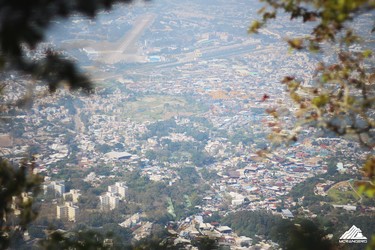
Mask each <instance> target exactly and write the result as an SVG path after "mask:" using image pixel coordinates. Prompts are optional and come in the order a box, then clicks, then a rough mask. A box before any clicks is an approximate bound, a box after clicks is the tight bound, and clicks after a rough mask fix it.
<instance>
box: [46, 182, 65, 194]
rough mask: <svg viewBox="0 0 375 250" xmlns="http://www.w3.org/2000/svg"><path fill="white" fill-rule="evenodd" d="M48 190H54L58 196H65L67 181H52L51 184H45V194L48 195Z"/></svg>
mask: <svg viewBox="0 0 375 250" xmlns="http://www.w3.org/2000/svg"><path fill="white" fill-rule="evenodd" d="M48 189H52V190H54V191H55V193H56V194H57V195H63V194H64V193H65V181H63V180H62V181H51V182H50V183H47V184H44V185H43V190H44V194H46V193H47V190H48Z"/></svg>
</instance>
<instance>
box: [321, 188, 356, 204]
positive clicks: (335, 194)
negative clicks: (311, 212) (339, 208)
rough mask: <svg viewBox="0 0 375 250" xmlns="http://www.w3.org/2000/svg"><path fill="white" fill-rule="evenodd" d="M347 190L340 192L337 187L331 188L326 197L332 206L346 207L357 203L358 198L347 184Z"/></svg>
mask: <svg viewBox="0 0 375 250" xmlns="http://www.w3.org/2000/svg"><path fill="white" fill-rule="evenodd" d="M345 187H347V190H345V191H342V190H340V188H338V187H332V188H331V189H330V190H328V193H327V194H328V197H330V198H331V199H332V204H337V205H346V204H352V203H354V202H357V201H358V200H359V199H360V197H359V196H358V195H357V194H356V193H355V192H354V191H353V189H352V188H351V187H350V186H349V184H347V185H346V186H345Z"/></svg>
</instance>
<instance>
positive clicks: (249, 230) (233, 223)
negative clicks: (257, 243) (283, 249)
mask: <svg viewBox="0 0 375 250" xmlns="http://www.w3.org/2000/svg"><path fill="white" fill-rule="evenodd" d="M282 220H283V219H282V218H281V217H280V216H275V215H273V214H271V213H269V212H267V211H239V212H235V213H231V214H229V215H227V216H225V217H224V218H222V220H221V223H222V224H223V225H227V226H229V227H231V228H232V229H233V230H234V231H235V232H236V233H237V234H238V235H244V236H248V237H252V238H254V237H255V235H263V236H264V237H265V238H266V239H270V238H271V233H272V232H273V231H274V230H275V228H276V226H277V225H278V224H279V223H281V221H282Z"/></svg>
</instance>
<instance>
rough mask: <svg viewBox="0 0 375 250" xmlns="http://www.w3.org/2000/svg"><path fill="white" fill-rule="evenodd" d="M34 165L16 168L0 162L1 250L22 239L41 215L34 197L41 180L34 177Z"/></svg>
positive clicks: (39, 177)
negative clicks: (34, 206)
mask: <svg viewBox="0 0 375 250" xmlns="http://www.w3.org/2000/svg"><path fill="white" fill-rule="evenodd" d="M34 167H35V164H34V162H29V163H28V162H26V161H24V162H22V163H21V165H20V166H19V167H18V166H13V165H11V164H10V163H9V162H8V161H6V160H4V159H2V158H0V249H7V248H8V247H9V246H10V245H11V243H12V242H13V241H14V240H15V239H19V238H20V237H21V236H22V233H23V232H24V231H25V229H26V228H27V225H28V224H29V223H30V222H32V221H33V220H34V219H35V218H36V216H37V215H38V212H37V210H35V209H34V208H33V197H36V195H37V194H38V193H39V191H40V184H41V183H42V177H41V176H39V175H36V174H34V173H33V169H34Z"/></svg>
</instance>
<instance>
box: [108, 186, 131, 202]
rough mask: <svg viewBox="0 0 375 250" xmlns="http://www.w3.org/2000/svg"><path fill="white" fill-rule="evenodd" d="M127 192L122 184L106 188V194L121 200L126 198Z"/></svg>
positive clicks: (126, 188)
mask: <svg viewBox="0 0 375 250" xmlns="http://www.w3.org/2000/svg"><path fill="white" fill-rule="evenodd" d="M127 191H128V187H127V186H126V185H125V183H124V182H116V183H115V185H112V186H108V192H109V193H112V194H117V195H119V196H120V198H121V199H122V200H124V199H125V198H126V193H127Z"/></svg>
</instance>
